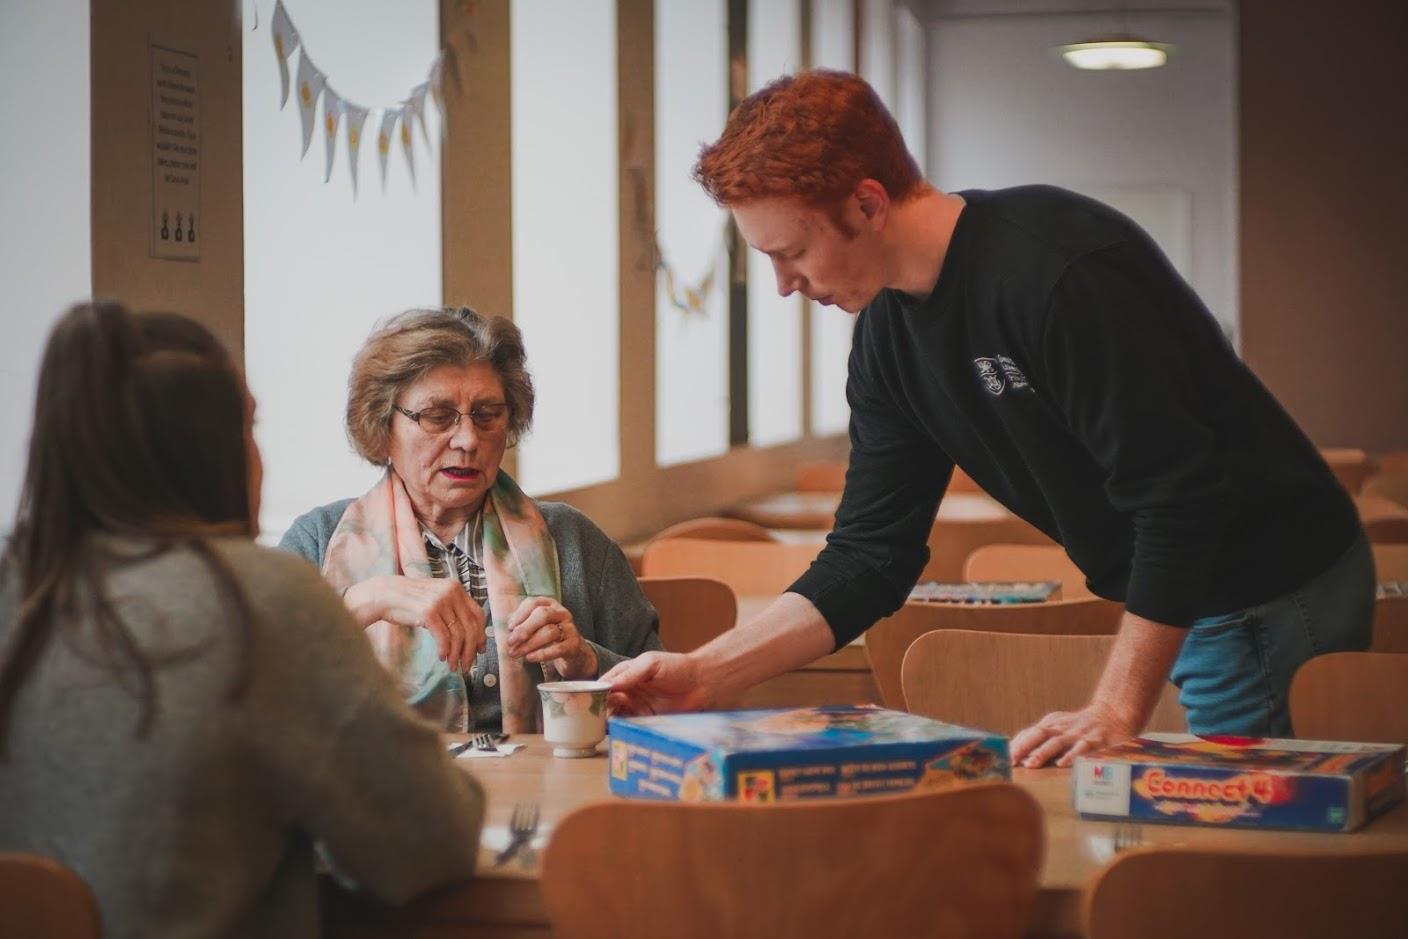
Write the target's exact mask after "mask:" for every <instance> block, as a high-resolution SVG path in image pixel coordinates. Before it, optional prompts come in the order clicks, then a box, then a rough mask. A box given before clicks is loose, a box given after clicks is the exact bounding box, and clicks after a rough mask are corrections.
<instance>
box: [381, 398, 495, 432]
mask: <svg viewBox="0 0 1408 939" xmlns="http://www.w3.org/2000/svg"><path fill="white" fill-rule="evenodd" d="M392 407H394V408H395V409H396V410H398V411H400V412H401V413H402V414H404V415H406V416H407V417H409V418H410V419H411V420H413V421H415V422H416V424H417V425H419V427H420V429H421V430H423V431H425V432H426V433H428V434H443V433H445V431H447V430H449V429H450V428H452V427H455V426H457V425H458V424H459V422H460V418H462V417H467V418H469V419H470V420H471V421H473V422H474V427H475V429H476V430H481V431H485V432H486V433H487V432H496V431H500V430H503V429H504V428H505V427H506V426H508V404H506V403H505V404H480V405H476V406H475V407H472V408H470V409H469V410H468V411H456V410H455V409H454V408H451V407H445V406H444V405H441V404H436V405H432V406H431V407H428V408H421V409H420V410H419V411H407V410H406V409H405V408H403V407H401V406H400V405H399V404H394V405H392Z"/></svg>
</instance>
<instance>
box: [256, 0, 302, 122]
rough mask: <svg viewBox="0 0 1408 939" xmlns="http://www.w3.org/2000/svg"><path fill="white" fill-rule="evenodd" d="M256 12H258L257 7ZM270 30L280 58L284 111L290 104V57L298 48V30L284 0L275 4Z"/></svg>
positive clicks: (281, 98)
mask: <svg viewBox="0 0 1408 939" xmlns="http://www.w3.org/2000/svg"><path fill="white" fill-rule="evenodd" d="M255 13H256V15H257V14H258V8H257V7H256V8H255ZM269 32H270V33H271V34H272V35H273V37H274V55H275V56H277V57H278V60H279V110H280V111H282V110H283V109H284V105H286V104H288V57H289V56H291V55H293V50H294V49H297V48H298V30H296V29H294V28H293V23H291V22H289V18H288V13H287V12H285V11H284V0H279V2H278V3H276V4H274V22H273V25H272V26H270V28H269Z"/></svg>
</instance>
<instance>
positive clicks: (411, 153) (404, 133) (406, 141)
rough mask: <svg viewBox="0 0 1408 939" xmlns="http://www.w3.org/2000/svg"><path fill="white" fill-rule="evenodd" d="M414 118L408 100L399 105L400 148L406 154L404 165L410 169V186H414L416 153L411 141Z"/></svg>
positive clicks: (412, 109)
mask: <svg viewBox="0 0 1408 939" xmlns="http://www.w3.org/2000/svg"><path fill="white" fill-rule="evenodd" d="M414 119H415V109H414V108H412V107H411V104H410V102H409V101H408V102H406V103H405V104H403V105H401V149H402V151H404V152H405V154H406V166H407V167H409V168H410V171H411V188H412V189H414V188H415V186H416V155H415V149H414V147H413V145H412V143H411V121H413V120H414Z"/></svg>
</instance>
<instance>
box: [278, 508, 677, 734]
mask: <svg viewBox="0 0 1408 939" xmlns="http://www.w3.org/2000/svg"><path fill="white" fill-rule="evenodd" d="M351 504H352V500H351V499H341V500H339V501H337V502H333V503H330V504H328V505H324V506H321V507H320V508H316V509H313V510H312V511H311V512H308V513H306V514H304V515H301V516H299V517H298V519H297V520H296V521H294V523H293V525H292V526H291V527H290V528H289V530H288V531H287V532H285V533H284V537H283V540H282V541H281V542H280V543H279V547H281V548H284V549H285V550H287V551H292V552H294V553H295V554H301V555H302V556H303V557H305V558H307V559H308V560H310V561H312V562H313V563H314V564H315V565H317V567H318V569H319V570H321V569H322V566H323V558H324V556H325V555H326V553H327V547H328V541H329V540H330V539H331V538H332V533H333V531H334V530H335V529H336V528H337V523H338V522H339V521H341V519H342V513H343V512H345V511H347V507H348V506H349V505H351ZM535 504H536V505H537V506H538V510H539V511H540V512H542V514H543V520H544V521H545V522H547V526H548V531H549V532H550V533H551V534H552V537H553V541H555V542H556V543H557V557H558V564H559V566H560V568H561V572H562V605H563V606H565V607H567V609H568V610H570V611H571V613H572V619H573V621H574V622H575V623H576V624H577V629H578V631H580V632H581V634H582V638H584V639H586V640H587V642H589V643H590V644H591V646H592V648H593V649H595V650H596V657H597V663H598V667H599V669H600V672H605V671H607V670H608V669H610V668H611V667H612V666H614V665H616V664H617V663H619V662H624V661H625V660H626V659H629V658H632V657H633V656H637V655H639V654H640V653H642V652H646V651H649V650H651V649H659V648H660V629H659V618H658V617H657V616H656V613H655V607H653V606H651V605H650V601H649V600H647V599H646V598H645V594H643V593H642V592H641V589H640V583H639V582H638V581H637V580H636V575H635V572H634V571H632V570H631V564H630V562H629V561H627V560H626V556H625V554H623V553H622V552H621V548H620V547H619V546H618V545H617V544H616V542H614V541H612V540H611V539H610V538H608V537H607V536H606V533H605V532H603V531H602V530H601V529H600V528H597V527H596V525H595V524H594V523H593V522H592V520H591V519H589V518H587V517H586V516H585V515H583V514H582V513H581V512H579V511H577V510H576V509H574V508H573V507H572V506H570V505H565V504H563V503H561V502H536V503H535ZM475 664H476V666H477V668H476V670H475V672H476V680H475V681H474V682H473V683H472V684H469V708H470V714H471V715H472V720H473V722H474V726H475V728H476V729H480V730H497V729H498V728H499V726H500V723H501V720H502V715H501V713H500V711H499V694H498V691H497V687H496V686H497V682H498V677H497V676H498V670H499V657H498V649H497V647H496V646H495V644H494V638H493V637H492V636H490V637H489V642H488V649H487V651H486V652H485V653H484V654H482V655H481V656H479V658H478V659H477V660H476V662H475ZM600 672H599V673H598V674H600Z"/></svg>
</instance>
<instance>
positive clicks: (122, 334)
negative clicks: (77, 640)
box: [0, 301, 254, 759]
mask: <svg viewBox="0 0 1408 939" xmlns="http://www.w3.org/2000/svg"><path fill="white" fill-rule="evenodd" d="M248 400H249V398H248V392H247V391H246V390H245V385H244V380H243V379H242V378H241V377H240V374H239V372H238V370H237V369H236V368H235V365H234V363H233V362H232V361H231V359H230V356H229V354H228V353H227V352H226V351H225V349H224V348H223V347H222V346H221V345H220V343H219V341H218V340H216V338H215V337H214V336H213V335H211V333H210V332H209V330H207V329H206V328H205V327H203V326H201V325H200V324H199V323H196V322H195V321H194V320H191V319H188V318H187V317H184V316H179V315H177V314H172V313H142V314H135V315H134V314H132V313H129V312H128V311H127V310H126V309H124V308H123V307H122V306H121V305H120V304H117V303H112V302H101V301H100V302H95V303H91V304H80V305H78V306H75V307H73V308H72V309H70V310H69V311H68V312H67V313H65V314H64V316H63V317H62V318H61V319H60V320H59V322H58V323H57V324H56V325H55V326H54V330H53V332H52V333H51V334H50V336H49V343H48V346H47V347H46V349H45V351H44V359H43V363H42V364H41V366H40V370H39V386H38V390H37V393H36V395H35V404H34V429H33V432H32V435H31V437H30V444H29V460H28V464H27V466H26V470H25V479H24V484H23V488H22V490H21V493H20V503H19V510H18V512H17V514H16V517H15V525H14V532H13V534H12V536H11V539H10V544H9V546H8V548H7V550H6V552H5V555H6V556H5V557H4V558H3V564H0V575H5V574H6V569H8V575H7V576H9V575H14V576H17V577H18V582H19V593H18V601H17V604H16V610H15V616H14V619H13V621H12V623H11V624H10V625H11V628H10V629H9V630H7V631H8V632H9V633H10V635H8V636H4V635H0V643H3V644H0V759H3V758H4V754H5V741H6V737H7V730H8V727H9V723H10V717H11V715H12V713H13V710H14V706H15V701H16V698H17V695H18V693H19V689H20V686H21V684H22V683H23V681H24V678H25V675H26V673H27V672H28V671H29V669H30V668H31V667H32V666H33V665H34V662H35V661H36V659H37V658H38V656H39V653H40V652H41V651H42V649H43V648H44V646H45V645H46V643H47V642H48V641H49V638H50V635H51V634H52V633H53V631H54V624H55V622H56V621H57V620H58V619H59V618H60V617H61V616H62V615H63V614H65V613H68V612H71V611H72V610H73V609H75V604H76V603H77V601H78V600H79V598H80V597H81V598H82V599H84V600H86V601H88V604H90V606H89V608H90V609H91V610H92V612H93V614H94V615H93V616H92V620H93V622H94V624H95V626H94V628H95V630H96V635H95V639H96V640H97V643H96V644H97V646H98V648H101V649H103V650H107V651H108V652H109V653H110V661H109V662H108V664H109V665H110V666H111V668H112V670H113V672H114V674H115V676H116V678H117V680H118V681H119V683H120V684H122V685H124V686H125V687H128V688H129V690H131V691H132V692H133V693H134V694H135V695H136V697H137V698H138V700H139V701H140V702H141V715H140V717H139V720H138V724H137V736H138V737H142V736H145V735H146V734H147V733H148V731H149V730H150V729H151V725H152V722H153V720H154V716H155V710H156V703H157V702H156V691H157V689H156V680H155V675H154V669H155V667H157V666H159V665H161V664H164V662H165V661H168V660H169V659H170V658H171V657H167V658H166V659H162V660H154V659H153V658H151V657H150V656H149V655H147V654H146V653H144V651H143V650H142V648H141V647H140V646H139V644H138V643H137V641H136V639H135V637H134V636H133V635H132V633H131V631H130V630H129V629H128V628H127V626H126V625H125V624H124V623H123V621H122V618H121V617H120V616H119V615H118V613H117V611H116V609H115V608H114V605H113V604H112V602H111V600H110V598H109V596H108V593H107V590H106V585H105V579H106V578H105V572H108V571H111V570H112V569H114V567H117V566H121V565H123V564H124V563H133V562H136V561H145V560H150V559H152V558H154V557H156V556H158V555H160V554H163V553H165V552H167V551H170V550H172V549H174V548H178V547H184V548H186V549H189V550H191V551H193V552H194V553H195V554H196V555H197V556H198V557H200V558H201V559H202V560H203V561H204V562H205V564H206V566H207V567H208V568H209V569H210V571H211V574H212V575H213V578H214V581H215V583H216V585H217V587H218V590H219V592H220V595H221V599H222V601H223V602H224V603H225V605H226V607H227V608H228V609H229V610H230V612H231V613H233V614H234V615H233V617H232V618H233V620H234V622H235V623H236V625H237V628H238V630H239V632H240V642H239V643H238V646H239V649H240V653H239V662H238V664H237V667H236V672H235V676H236V677H235V680H234V683H233V687H232V688H231V695H232V697H233V696H237V695H238V694H240V693H241V692H242V691H243V688H244V686H245V684H246V683H247V680H248V674H247V673H248V661H249V648H248V646H249V637H250V612H249V606H248V602H247V599H246V597H245V595H244V592H243V591H242V590H241V589H240V587H239V584H238V582H237V581H236V579H235V577H234V574H233V573H232V571H231V570H230V569H229V567H228V565H227V564H226V563H225V561H224V560H223V558H222V557H221V556H220V555H219V554H218V553H217V552H216V551H215V550H214V549H213V548H212V547H211V545H210V544H209V542H208V540H207V539H208V538H210V537H213V536H219V535H243V536H246V537H247V536H251V535H252V534H253V533H254V521H253V519H252V518H251V510H252V506H251V504H250V503H251V492H250V488H249V454H248V444H247V440H246V422H247V421H248V420H249V419H250V415H249V413H248V409H249V404H248ZM100 532H107V533H112V534H117V535H135V536H139V537H141V538H142V539H143V540H144V541H146V542H147V543H148V544H149V545H150V549H149V550H143V551H140V552H138V553H137V554H135V555H134V554H132V553H131V552H130V551H129V552H127V553H124V554H122V555H120V556H119V555H118V554H115V553H114V552H113V551H112V550H104V548H103V547H102V545H101V543H100V540H99V539H94V538H91V537H88V536H90V535H92V534H95V533H100ZM187 651H189V650H187ZM180 657H184V656H180ZM133 676H135V687H134V686H133V685H134V681H133Z"/></svg>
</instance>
